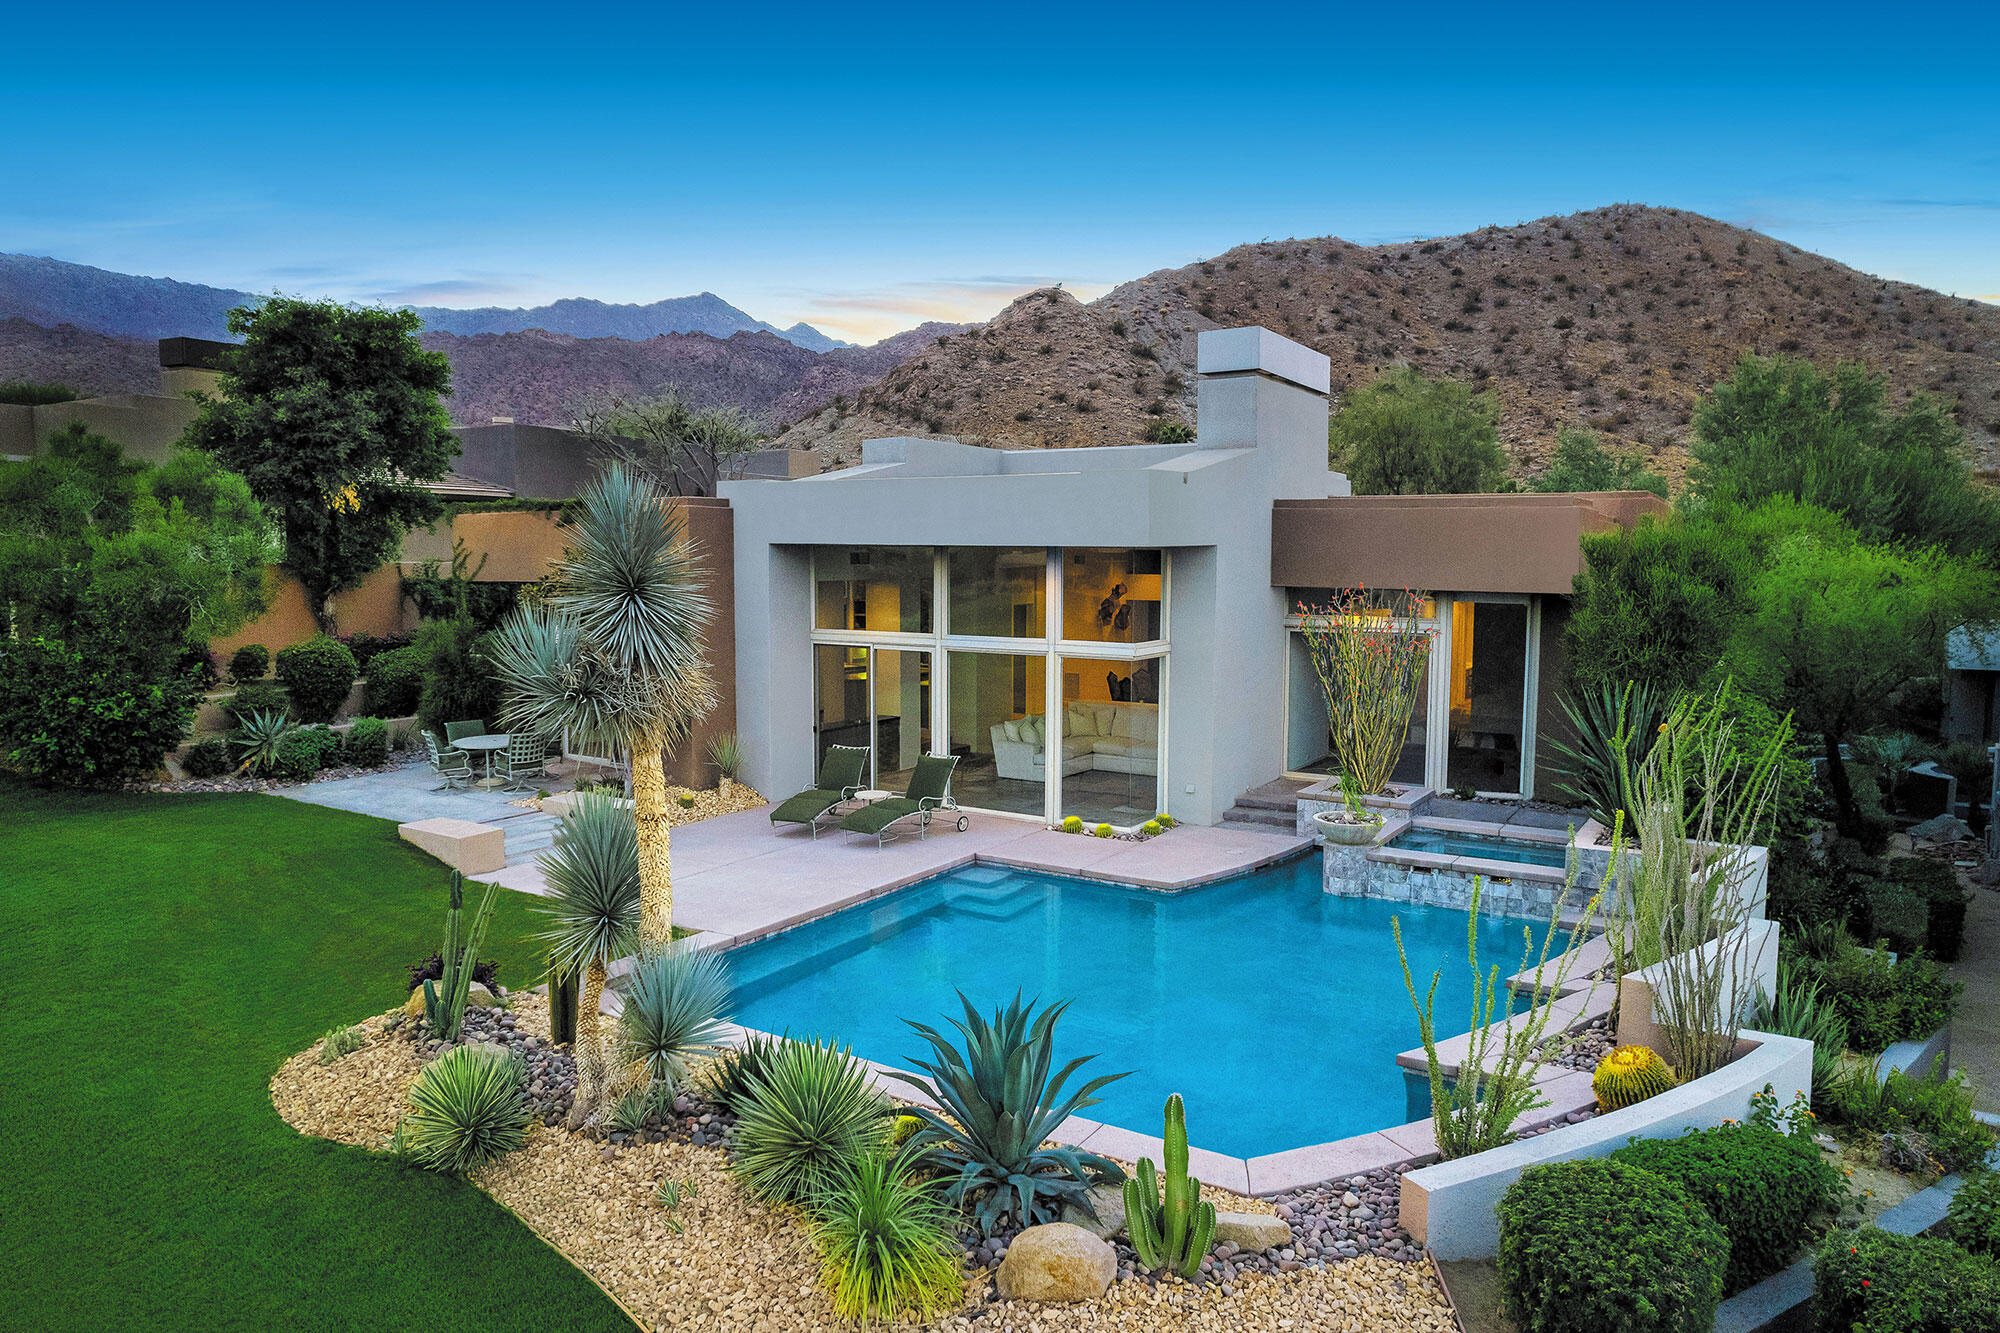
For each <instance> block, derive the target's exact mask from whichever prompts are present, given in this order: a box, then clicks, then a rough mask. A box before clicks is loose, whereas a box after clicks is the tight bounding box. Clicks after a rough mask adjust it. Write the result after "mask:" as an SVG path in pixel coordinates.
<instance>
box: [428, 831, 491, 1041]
mask: <svg viewBox="0 0 2000 1333" xmlns="http://www.w3.org/2000/svg"><path fill="white" fill-rule="evenodd" d="M496 887H497V886H495V885H492V884H488V885H487V886H486V896H485V897H484V898H482V899H480V901H479V907H478V909H477V910H476V911H474V912H473V914H472V929H471V930H470V931H465V930H464V929H463V918H464V914H465V913H464V909H465V876H463V875H461V874H459V873H458V872H457V871H456V870H454V871H452V872H451V906H450V907H449V908H448V909H446V911H445V914H444V950H443V952H442V954H441V955H440V956H441V957H442V958H443V959H444V975H443V976H441V977H438V978H436V979H435V980H426V981H425V982H424V1026H426V1027H427V1028H429V1029H430V1033H431V1035H432V1036H433V1037H438V1038H441V1039H443V1040H445V1041H457V1040H458V1029H459V1025H460V1024H461V1023H463V1022H464V1021H465V1001H466V997H467V996H468V995H470V994H471V991H472V968H473V963H474V960H476V959H477V958H478V957H479V950H480V948H481V946H482V945H484V944H485V942H486V923H487V922H488V921H489V920H491V919H492V916H493V895H494V893H495V892H496ZM461 941H462V942H461Z"/></svg>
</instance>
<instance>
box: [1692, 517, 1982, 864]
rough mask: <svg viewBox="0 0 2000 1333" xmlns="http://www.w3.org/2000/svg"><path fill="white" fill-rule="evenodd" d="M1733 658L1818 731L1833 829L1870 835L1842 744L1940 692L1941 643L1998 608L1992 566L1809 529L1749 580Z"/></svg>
mask: <svg viewBox="0 0 2000 1333" xmlns="http://www.w3.org/2000/svg"><path fill="white" fill-rule="evenodd" d="M1749 591H1750V597H1749V599H1748V602H1747V607H1746V614H1745V615H1744V616H1743V617H1742V619H1741V620H1739V621H1738V623H1737V627H1736V630H1735V632H1734V633H1733V634H1732V636H1731V640H1730V651H1729V657H1730V661H1731V664H1732V666H1733V667H1734V669H1735V670H1737V671H1738V672H1739V673H1741V675H1742V677H1743V679H1744V680H1745V681H1746V683H1748V684H1749V685H1750V686H1752V688H1754V689H1757V690H1758V691H1759V692H1761V693H1762V694H1764V695H1765V697H1767V698H1770V699H1773V700H1776V701H1777V702H1778V703H1779V704H1780V705H1781V706H1783V707H1785V708H1787V709H1790V710H1791V711H1792V713H1793V716H1794V717H1795V719H1796V720H1797V723H1798V725H1799V726H1800V728H1801V729H1803V730H1809V731H1817V732H1818V733H1819V735H1820V738H1821V746H1822V750H1823V752H1824V754H1825V756H1826V765H1827V779H1828V786H1829V787H1830V788H1831V789H1832V791H1831V794H1832V796H1833V800H1834V805H1835V809H1836V812H1837V813H1836V822H1837V825H1838V827H1839V829H1840V831H1841V832H1842V833H1843V834H1845V835H1847V836H1849V837H1859V836H1861V833H1862V819H1861V811H1860V807H1859V806H1858V805H1857V804H1856V802H1855V799H1854V791H1853V787H1852V784H1851V783H1850V781H1849V779H1848V773H1847V767H1846V764H1845V763H1844V762H1843V760H1842V758H1841V754H1840V747H1841V744H1842V743H1843V742H1845V741H1847V740H1848V739H1849V738H1850V737H1853V736H1855V735H1856V734H1858V733H1860V732H1863V731H1866V730H1867V729H1869V728H1870V727H1874V726H1878V725H1880V724H1882V723H1883V722H1885V721H1887V720H1888V719H1889V718H1890V717H1891V715H1892V713H1893V711H1894V709H1895V708H1896V707H1897V706H1898V705H1899V704H1900V703H1902V702H1904V701H1905V700H1906V699H1907V698H1908V697H1909V696H1911V695H1912V694H1913V693H1914V692H1916V691H1918V690H1924V689H1929V690H1933V691H1934V690H1935V689H1936V688H1937V675H1938V671H1939V669H1940V664H1941V663H1942V662H1943V660H1944V648H1945V636H1946V635H1947V634H1949V633H1950V632H1951V631H1952V630H1954V629H1956V628H1958V627H1959V626H1961V625H1964V624H1966V623H1967V622H1968V621H1971V620H1975V619H1982V618H1984V617H1986V616H1990V615H1992V614H1994V613H1995V611H1996V609H2000V594H1996V587H1995V580H1994V577H1993V574H1992V573H1991V571H1989V570H1987V569H1985V568H1983V567H1982V566H1981V565H1979V564H1977V563H1976V562H1974V561H1971V560H1967V559H1963V558H1960V557H1957V556H1952V555H1948V554H1946V553H1945V552H1943V551H1939V550H1937V549H1935V548H1924V549H1917V550H1911V549H1908V548H1905V547H1901V546H1894V545H1888V544H1882V543H1873V542H1868V541H1864V540H1862V539H1861V538H1860V536H1858V535H1857V534H1854V533H1852V532H1849V531H1843V530H1840V529H1838V528H1832V529H1829V528H1828V527H1827V526H1826V525H1825V524H1823V523H1821V524H1801V525H1800V527H1799V528H1798V530H1796V531H1794V532H1792V533H1791V534H1789V535H1787V536H1785V537H1783V538H1782V539H1780V540H1778V541H1776V542H1775V543H1774V544H1773V545H1772V547H1771V549H1770V552H1769V555H1768V558H1767V560H1766V562H1765V564H1764V566H1763V568H1762V569H1761V570H1760V571H1759V573H1758V574H1757V576H1756V578H1755V579H1754V580H1753V582H1752V583H1751V585H1750V590H1749Z"/></svg>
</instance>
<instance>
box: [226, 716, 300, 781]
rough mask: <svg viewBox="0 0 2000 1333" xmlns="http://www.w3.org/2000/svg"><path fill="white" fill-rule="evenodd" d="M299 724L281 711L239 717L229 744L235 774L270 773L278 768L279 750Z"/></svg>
mask: <svg viewBox="0 0 2000 1333" xmlns="http://www.w3.org/2000/svg"><path fill="white" fill-rule="evenodd" d="M297 730H298V725H297V724H296V723H294V722H293V721H292V720H291V719H290V718H288V717H286V716H285V715H284V714H283V713H280V712H260V713H250V714H248V715H246V716H244V717H242V718H239V719H238V720H237V723H236V734H235V735H234V736H232V737H230V743H231V744H233V745H234V746H235V747H236V771H237V772H239V773H269V772H271V771H272V770H273V769H275V768H277V766H278V749H279V747H280V746H281V745H283V743H284V740H285V738H286V737H287V736H289V735H291V734H292V733H293V732H295V731H297Z"/></svg>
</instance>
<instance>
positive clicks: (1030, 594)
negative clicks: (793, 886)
mask: <svg viewBox="0 0 2000 1333" xmlns="http://www.w3.org/2000/svg"><path fill="white" fill-rule="evenodd" d="M945 564H946V580H945V587H946V589H947V594H946V597H947V601H948V602H949V604H950V607H951V616H950V621H949V623H948V625H947V626H946V630H947V632H948V633H951V634H980V635H993V636H998V637H1002V638H1013V639H1039V638H1041V637H1043V636H1044V635H1046V634H1047V633H1048V628H1047V622H1046V620H1045V615H1044V610H1043V606H1044V596H1045V594H1044V590H1045V589H1046V587H1047V585H1048V551H1047V550H1046V549H1045V548H1043V547H1040V546H1016V547H1006V546H1002V547H993V546H958V547H953V548H952V549H951V551H950V552H949V553H948V554H947V556H946V559H945Z"/></svg>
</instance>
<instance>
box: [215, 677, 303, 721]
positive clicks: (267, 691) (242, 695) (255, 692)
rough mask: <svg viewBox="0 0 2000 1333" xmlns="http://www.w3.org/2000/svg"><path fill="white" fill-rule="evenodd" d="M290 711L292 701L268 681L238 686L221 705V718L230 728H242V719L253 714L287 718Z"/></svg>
mask: <svg viewBox="0 0 2000 1333" xmlns="http://www.w3.org/2000/svg"><path fill="white" fill-rule="evenodd" d="M291 711H292V701H291V700H290V699H289V698H288V697H286V695H285V692H284V690H282V689H280V688H279V687H278V686H276V685H274V684H272V683H271V682H270V681H268V680H259V681H252V682H251V683H250V684H248V685H243V686H239V687H238V688H237V691H236V693H235V694H233V695H231V696H230V697H229V700H228V701H227V702H226V703H224V704H223V705H222V713H223V716H225V717H227V718H228V719H229V725H230V726H232V727H240V726H242V725H243V719H244V718H246V717H249V716H251V715H252V714H253V713H276V714H277V715H278V716H279V717H289V716H290V715H291Z"/></svg>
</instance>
